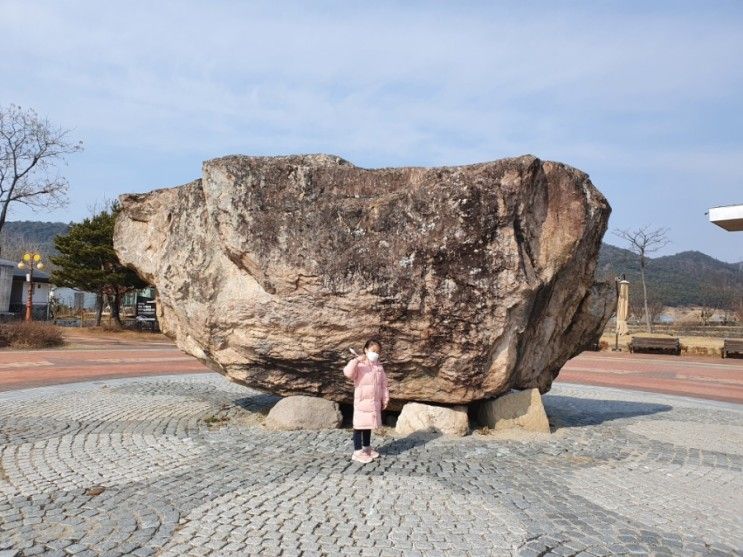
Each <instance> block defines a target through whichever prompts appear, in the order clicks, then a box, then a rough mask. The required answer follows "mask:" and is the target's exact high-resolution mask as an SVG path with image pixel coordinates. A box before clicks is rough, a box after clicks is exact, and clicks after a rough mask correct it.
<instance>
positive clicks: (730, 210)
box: [709, 205, 743, 232]
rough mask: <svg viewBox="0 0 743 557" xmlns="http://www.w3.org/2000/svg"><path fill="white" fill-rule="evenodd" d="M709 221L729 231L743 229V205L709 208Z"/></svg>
mask: <svg viewBox="0 0 743 557" xmlns="http://www.w3.org/2000/svg"><path fill="white" fill-rule="evenodd" d="M709 221H710V222H713V223H715V224H716V225H717V226H720V227H722V228H724V229H725V230H729V231H731V232H741V231H743V205H724V206H722V207H712V208H711V209H710V210H709Z"/></svg>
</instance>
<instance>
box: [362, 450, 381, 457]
mask: <svg viewBox="0 0 743 557" xmlns="http://www.w3.org/2000/svg"><path fill="white" fill-rule="evenodd" d="M364 452H365V453H366V454H367V455H369V456H370V457H371V458H372V459H374V458H378V457H379V453H378V452H377V451H375V450H374V449H372V448H371V447H364Z"/></svg>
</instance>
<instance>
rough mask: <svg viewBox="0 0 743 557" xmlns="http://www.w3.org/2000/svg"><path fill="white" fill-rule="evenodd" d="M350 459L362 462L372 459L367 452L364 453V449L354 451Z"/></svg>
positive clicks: (365, 462)
mask: <svg viewBox="0 0 743 557" xmlns="http://www.w3.org/2000/svg"><path fill="white" fill-rule="evenodd" d="M351 460H355V461H356V462H362V463H364V464H367V463H369V462H371V461H372V460H374V459H373V458H372V457H370V456H369V455H368V454H366V453H365V452H364V451H354V452H353V456H351Z"/></svg>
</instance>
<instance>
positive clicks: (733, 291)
mask: <svg viewBox="0 0 743 557" xmlns="http://www.w3.org/2000/svg"><path fill="white" fill-rule="evenodd" d="M599 273H600V275H602V277H603V278H606V277H614V276H616V275H621V274H622V273H624V274H625V275H626V276H627V280H628V281H630V283H634V284H637V286H638V287H639V285H640V263H639V261H638V260H637V256H636V255H634V254H633V253H632V252H630V251H629V250H626V249H622V248H618V247H616V246H612V245H609V244H602V246H601V252H600V254H599ZM645 273H646V274H645V278H646V280H647V285H648V298H649V299H650V300H651V301H656V302H659V303H662V304H663V305H667V306H692V305H693V306H701V305H709V306H712V307H719V308H730V307H732V304H733V301H734V299H735V298H736V297H737V298H738V299H740V298H741V297H743V264H741V263H725V262H723V261H719V260H717V259H714V258H713V257H710V256H709V255H705V254H703V253H701V252H698V251H682V252H680V253H677V254H675V255H667V256H663V257H656V258H652V259H649V260H648V263H647V266H646V268H645Z"/></svg>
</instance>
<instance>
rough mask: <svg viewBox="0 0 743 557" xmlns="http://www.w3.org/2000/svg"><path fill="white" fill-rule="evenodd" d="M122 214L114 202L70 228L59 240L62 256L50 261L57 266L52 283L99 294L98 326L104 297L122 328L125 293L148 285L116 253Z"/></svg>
mask: <svg viewBox="0 0 743 557" xmlns="http://www.w3.org/2000/svg"><path fill="white" fill-rule="evenodd" d="M118 212H119V206H118V204H117V203H116V202H114V203H113V204H112V205H111V207H110V209H107V210H104V211H100V212H98V213H97V214H95V215H94V216H93V217H90V218H86V219H84V220H83V221H82V222H80V223H75V224H72V225H70V229H69V231H68V232H67V234H65V235H58V236H56V237H55V239H54V245H55V246H56V248H57V251H58V252H59V255H57V256H53V257H51V258H50V259H51V261H52V263H54V264H55V265H56V266H57V268H56V269H55V270H54V271H53V273H52V278H51V281H52V283H54V284H56V285H58V286H67V287H70V288H77V289H80V290H86V291H88V292H96V293H97V294H98V300H99V301H98V307H97V312H96V325H100V322H101V311H102V306H103V303H102V301H103V298H104V297H105V298H107V299H108V301H109V305H110V306H111V318H112V319H113V321H114V322H115V323H116V325H117V326H119V327H120V326H121V316H120V307H121V301H122V299H123V296H124V294H126V293H127V292H129V291H130V290H133V289H138V288H144V287H146V286H147V283H146V282H144V281H143V280H142V279H140V278H139V276H138V275H137V274H136V273H135V272H134V271H132V270H131V269H128V268H126V267H124V266H123V265H122V264H121V262H119V258H118V256H117V255H116V252H115V251H114V247H113V234H114V224H115V222H116V215H117V214H118Z"/></svg>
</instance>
